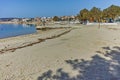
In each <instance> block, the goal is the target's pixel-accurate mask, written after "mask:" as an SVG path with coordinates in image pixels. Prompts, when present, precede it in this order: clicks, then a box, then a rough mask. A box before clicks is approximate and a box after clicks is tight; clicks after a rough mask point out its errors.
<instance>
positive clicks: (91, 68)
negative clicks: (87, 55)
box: [38, 46, 120, 80]
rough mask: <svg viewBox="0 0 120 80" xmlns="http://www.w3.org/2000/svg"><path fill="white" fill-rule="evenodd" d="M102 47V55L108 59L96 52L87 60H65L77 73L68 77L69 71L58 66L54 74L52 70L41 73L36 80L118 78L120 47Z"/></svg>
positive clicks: (108, 79)
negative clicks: (103, 51)
mask: <svg viewBox="0 0 120 80" xmlns="http://www.w3.org/2000/svg"><path fill="white" fill-rule="evenodd" d="M102 49H104V50H105V51H106V52H105V53H104V54H102V55H104V57H108V58H110V59H109V60H108V59H105V58H102V57H101V56H99V55H97V54H96V55H94V56H93V57H92V60H89V61H87V60H84V59H81V60H79V59H75V60H66V61H65V62H66V63H67V64H69V65H70V66H72V68H73V70H77V71H78V72H79V74H78V75H76V76H74V77H70V75H69V73H67V72H65V71H63V69H62V68H60V69H58V70H57V71H56V73H55V74H53V71H52V70H49V71H47V72H45V73H43V74H42V75H41V76H39V77H38V80H120V47H117V46H115V47H113V48H112V49H111V48H110V47H103V48H102ZM98 52H100V51H98ZM98 54H99V53H98Z"/></svg>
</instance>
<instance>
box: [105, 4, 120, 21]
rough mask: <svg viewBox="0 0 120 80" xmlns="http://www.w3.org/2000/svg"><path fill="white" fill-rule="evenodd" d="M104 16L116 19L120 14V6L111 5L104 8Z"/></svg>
mask: <svg viewBox="0 0 120 80" xmlns="http://www.w3.org/2000/svg"><path fill="white" fill-rule="evenodd" d="M103 15H104V18H112V19H114V18H115V17H117V16H120V7H119V6H115V5H111V6H110V7H108V8H106V9H104V10H103Z"/></svg>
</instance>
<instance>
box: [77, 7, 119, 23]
mask: <svg viewBox="0 0 120 80" xmlns="http://www.w3.org/2000/svg"><path fill="white" fill-rule="evenodd" d="M118 16H120V6H116V5H111V6H110V7H108V8H106V9H104V10H100V8H97V7H93V8H92V9H91V10H87V9H82V10H81V11H80V12H79V14H78V15H77V18H78V19H79V20H80V21H86V20H88V21H90V22H105V21H106V19H112V20H114V19H115V18H116V17H118Z"/></svg>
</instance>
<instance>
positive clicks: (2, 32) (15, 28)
mask: <svg viewBox="0 0 120 80" xmlns="http://www.w3.org/2000/svg"><path fill="white" fill-rule="evenodd" d="M32 33H36V28H35V26H34V25H25V24H24V25H22V24H0V38H8V37H14V36H19V35H26V34H32Z"/></svg>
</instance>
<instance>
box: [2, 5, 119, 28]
mask: <svg viewBox="0 0 120 80" xmlns="http://www.w3.org/2000/svg"><path fill="white" fill-rule="evenodd" d="M98 22H101V23H114V22H120V6H116V5H111V6H110V7H108V8H106V9H104V10H100V8H97V7H93V8H92V9H91V10H88V9H86V8H85V9H82V10H81V11H80V12H79V13H78V14H77V15H72V16H53V17H36V18H0V23H2V24H3V23H5V24H6V23H14V24H35V25H37V26H39V25H43V24H49V23H61V24H64V23H80V24H86V23H98Z"/></svg>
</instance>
